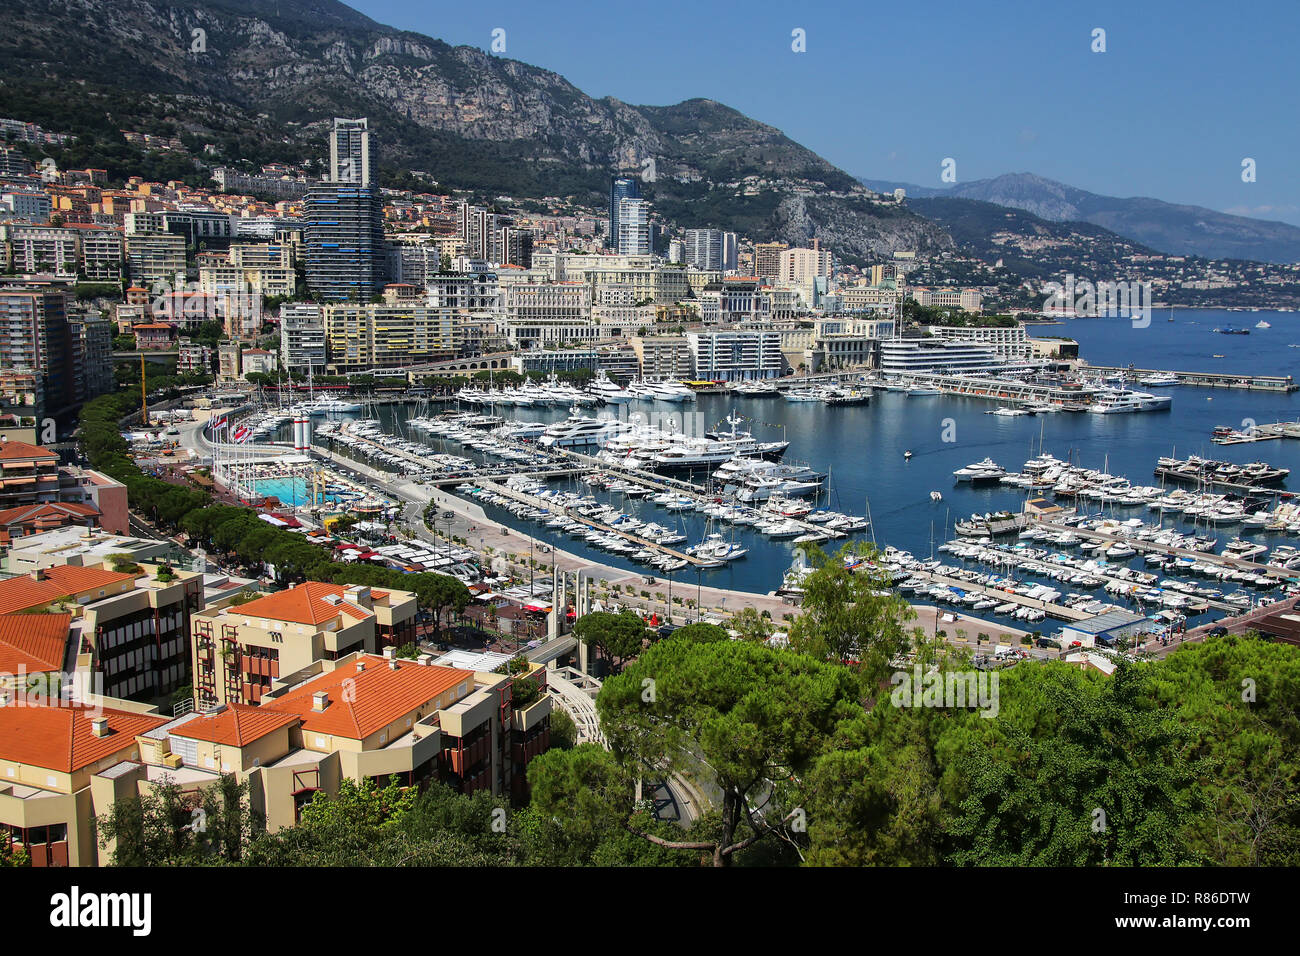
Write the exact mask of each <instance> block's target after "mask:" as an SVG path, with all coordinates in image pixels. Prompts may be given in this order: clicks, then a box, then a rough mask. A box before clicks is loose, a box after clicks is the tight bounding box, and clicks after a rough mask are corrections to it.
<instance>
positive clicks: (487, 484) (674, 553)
mask: <svg viewBox="0 0 1300 956" xmlns="http://www.w3.org/2000/svg"><path fill="white" fill-rule="evenodd" d="M474 483H475V484H476V485H478V486H479V487H481V488H484V489H486V490H488V491H491V492H493V493H494V494H498V495H501V496H502V497H504V498H510V499H512V500H514V501H518V502H519V503H520V504H524V505H528V506H529V507H531V508H539V509H542V510H545V511H549V510H551V509H553V508H554V504H553V503H552V502H549V501H547V500H546V499H545V498H538V497H536V496H534V495H530V494H527V493H526V492H522V491H519V490H518V489H516V488H510V487H507V486H506V485H500V484H497V483H496V482H493V481H485V480H483V479H482V478H477V479H475V481H474ZM558 513H562V514H564V515H565V516H566V517H568V518H571V519H572V520H574V521H578V522H581V523H582V524H584V525H586V526H587V527H589V528H591V529H592V530H593V531H600V532H603V533H605V534H612V535H617V536H618V537H620V538H623V539H624V540H626V541H629V542H631V543H632V544H636V545H638V546H639V547H642V548H646V549H649V550H651V551H655V552H657V553H659V554H666V555H670V556H671V557H673V558H676V559H677V560H679V561H685V562H686V563H687V564H693V565H695V566H697V567H701V568H703V567H710V566H711V564H710V562H709V561H707V560H705V559H704V558H697V557H695V555H693V554H687V553H686V552H685V551H678V550H677V549H676V548H670V547H668V546H667V545H662V544H657V543H656V542H654V541H651V540H650V539H649V538H642V537H640V536H639V535H635V534H632V533H631V532H630V531H623V530H620V529H619V528H614V527H611V526H610V525H607V524H605V523H604V522H601V521H594V520H593V519H591V518H588V517H586V516H584V515H581V514H578V513H577V512H576V511H574V510H573V509H572V508H565V509H563V511H562V512H558Z"/></svg>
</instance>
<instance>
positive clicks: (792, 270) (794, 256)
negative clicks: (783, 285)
mask: <svg viewBox="0 0 1300 956" xmlns="http://www.w3.org/2000/svg"><path fill="white" fill-rule="evenodd" d="M778 256H779V260H778V262H779V265H778V272H777V278H778V279H780V281H782V282H790V283H794V284H796V285H810V284H811V283H812V281H813V280H814V279H815V278H817V277H819V276H823V277H828V276H830V274H831V254H830V252H829V251H827V250H825V249H823V248H821V244H820V242H819V241H818V240H816V239H814V240H813V244H812V248H811V249H783V250H781V251H780V252H779V253H778Z"/></svg>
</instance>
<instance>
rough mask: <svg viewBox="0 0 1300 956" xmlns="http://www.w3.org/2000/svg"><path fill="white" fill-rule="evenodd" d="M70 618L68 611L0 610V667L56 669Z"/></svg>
mask: <svg viewBox="0 0 1300 956" xmlns="http://www.w3.org/2000/svg"><path fill="white" fill-rule="evenodd" d="M71 620H72V615H71V614H0V671H4V672H5V673H8V674H15V673H17V672H18V669H19V668H20V667H21V668H25V669H26V670H27V671H28V672H29V673H36V672H41V671H56V670H60V669H61V668H62V667H63V659H64V654H65V652H66V651H67V646H68V624H69V622H70V621H71Z"/></svg>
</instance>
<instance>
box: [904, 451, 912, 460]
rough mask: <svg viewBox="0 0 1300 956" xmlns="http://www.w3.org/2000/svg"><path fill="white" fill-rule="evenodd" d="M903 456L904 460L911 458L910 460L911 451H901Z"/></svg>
mask: <svg viewBox="0 0 1300 956" xmlns="http://www.w3.org/2000/svg"><path fill="white" fill-rule="evenodd" d="M903 458H904V460H906V461H911V460H912V453H911V452H910V451H905V452H903Z"/></svg>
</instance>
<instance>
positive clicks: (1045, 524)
mask: <svg viewBox="0 0 1300 956" xmlns="http://www.w3.org/2000/svg"><path fill="white" fill-rule="evenodd" d="M1033 525H1034V527H1038V528H1050V529H1051V530H1052V531H1058V532H1063V531H1069V532H1071V533H1072V534H1077V535H1079V536H1080V537H1084V538H1089V539H1091V540H1093V541H1105V542H1107V543H1109V544H1126V545H1128V546H1129V547H1130V548H1133V549H1134V550H1135V551H1138V552H1140V553H1142V554H1146V553H1148V552H1153V551H1154V552H1156V553H1158V554H1165V555H1170V556H1172V557H1179V558H1192V559H1194V560H1196V561H1198V562H1203V563H1205V564H1213V565H1216V566H1218V567H1222V568H1231V569H1232V570H1234V571H1250V572H1252V573H1254V574H1269V575H1272V576H1274V577H1277V578H1281V579H1283V580H1286V579H1291V578H1295V577H1297V576H1298V575H1297V572H1295V571H1288V570H1287V569H1286V568H1282V567H1278V566H1277V565H1274V564H1259V563H1257V562H1255V561H1246V560H1243V559H1242V558H1228V557H1224V556H1223V555H1221V554H1213V553H1209V552H1205V551H1191V550H1189V549H1187V548H1173V547H1169V546H1166V545H1161V544H1155V543H1153V542H1151V541H1143V540H1142V539H1140V538H1121V537H1119V536H1117V535H1112V534H1104V533H1102V532H1100V531H1090V530H1088V529H1085V528H1077V527H1071V526H1068V525H1063V524H1055V523H1053V522H1050V521H1041V520H1035V521H1034V522H1033ZM1211 606H1215V602H1211ZM1221 610H1238V609H1237V608H1233V607H1231V606H1229V605H1224V606H1223V608H1221Z"/></svg>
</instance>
